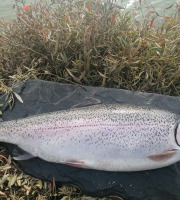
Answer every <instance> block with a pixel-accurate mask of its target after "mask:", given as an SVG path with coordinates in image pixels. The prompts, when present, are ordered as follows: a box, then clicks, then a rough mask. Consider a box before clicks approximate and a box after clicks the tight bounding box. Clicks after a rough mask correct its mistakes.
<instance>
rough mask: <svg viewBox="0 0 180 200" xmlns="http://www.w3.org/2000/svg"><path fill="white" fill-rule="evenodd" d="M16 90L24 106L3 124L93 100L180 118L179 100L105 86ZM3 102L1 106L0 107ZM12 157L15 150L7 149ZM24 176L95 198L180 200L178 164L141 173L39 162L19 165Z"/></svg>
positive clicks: (39, 85)
mask: <svg viewBox="0 0 180 200" xmlns="http://www.w3.org/2000/svg"><path fill="white" fill-rule="evenodd" d="M15 91H16V92H17V93H18V94H19V95H20V96H21V97H22V99H23V101H24V103H23V104H21V103H20V102H19V101H16V102H15V106H14V108H13V110H12V111H10V110H5V111H4V112H3V117H2V118H3V120H13V119H17V118H23V117H27V116H29V115H34V114H39V113H45V112H51V111H57V110H62V109H69V108H71V107H72V106H73V105H76V104H79V103H83V102H85V101H86V100H85V99H84V98H85V97H93V98H96V99H99V100H101V102H102V103H120V104H134V105H147V106H153V107H157V108H162V109H167V110H170V111H174V112H176V113H179V114H180V98H178V97H170V96H164V95H158V94H148V93H141V92H133V91H127V90H120V89H107V88H102V87H97V88H96V87H80V86H76V85H70V84H60V83H53V82H46V81H39V80H29V81H28V82H26V83H25V84H23V85H21V86H19V87H18V88H16V89H15ZM0 103H2V102H0ZM8 147H9V149H10V151H11V153H12V149H13V147H14V146H13V145H8ZM18 164H19V166H20V167H21V168H22V169H23V170H24V172H25V173H27V174H30V175H32V176H34V177H37V178H39V179H42V180H46V181H52V180H53V177H54V178H55V180H56V183H57V184H58V183H66V184H75V185H77V186H78V187H80V188H81V190H82V191H83V192H84V193H85V194H87V195H91V196H99V197H104V196H109V195H115V196H120V197H122V198H123V199H125V200H180V172H179V171H180V170H178V169H180V163H176V164H174V165H171V166H169V167H165V168H161V169H156V170H151V171H142V172H132V173H130V172H128V173H127V172H105V171H98V170H90V169H80V168H75V167H71V166H67V165H63V164H57V163H50V162H46V161H44V160H41V159H39V158H33V159H30V160H26V161H18Z"/></svg>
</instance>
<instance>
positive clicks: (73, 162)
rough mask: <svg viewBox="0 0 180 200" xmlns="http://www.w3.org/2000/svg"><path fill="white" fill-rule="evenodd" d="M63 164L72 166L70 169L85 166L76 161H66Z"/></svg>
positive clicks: (81, 162) (83, 163)
mask: <svg viewBox="0 0 180 200" xmlns="http://www.w3.org/2000/svg"><path fill="white" fill-rule="evenodd" d="M64 164H66V165H69V166H72V167H84V166H85V162H84V161H76V160H68V161H66V162H65V163H64Z"/></svg>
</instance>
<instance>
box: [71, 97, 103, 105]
mask: <svg viewBox="0 0 180 200" xmlns="http://www.w3.org/2000/svg"><path fill="white" fill-rule="evenodd" d="M84 99H85V100H86V101H85V102H82V103H79V104H76V105H74V106H72V108H79V107H86V106H92V105H97V104H101V101H100V100H99V99H95V98H93V97H85V98H84Z"/></svg>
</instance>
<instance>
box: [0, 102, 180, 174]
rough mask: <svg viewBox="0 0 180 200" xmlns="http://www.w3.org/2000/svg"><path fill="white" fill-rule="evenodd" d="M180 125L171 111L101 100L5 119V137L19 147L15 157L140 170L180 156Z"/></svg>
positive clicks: (0, 125)
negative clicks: (107, 102) (108, 102)
mask: <svg viewBox="0 0 180 200" xmlns="http://www.w3.org/2000/svg"><path fill="white" fill-rule="evenodd" d="M179 124H180V116H179V115H178V114H176V113H173V112H171V111H167V110H162V109H157V108H153V107H144V106H135V105H124V104H103V103H101V104H97V105H89V106H83V107H81V106H77V107H74V108H71V109H68V110H60V111H56V112H50V113H44V114H39V115H32V116H29V117H26V118H22V119H17V120H10V121H3V122H0V141H1V142H5V143H12V144H15V145H16V146H17V147H18V148H17V149H16V151H15V153H14V154H15V156H14V159H15V160H28V159H32V158H34V157H38V158H41V159H43V160H45V161H48V162H53V163H60V164H64V165H69V166H73V167H79V168H87V169H94V170H101V171H112V172H134V171H143V170H152V169H157V168H162V167H166V166H169V165H171V164H174V163H176V162H178V161H179V160H180V125H179Z"/></svg>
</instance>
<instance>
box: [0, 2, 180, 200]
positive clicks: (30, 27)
mask: <svg viewBox="0 0 180 200" xmlns="http://www.w3.org/2000/svg"><path fill="white" fill-rule="evenodd" d="M26 3H27V2H26ZM54 3H55V4H54ZM138 3H139V5H141V4H143V3H144V4H145V5H146V6H147V7H148V12H147V13H146V14H145V15H144V16H143V18H141V19H140V20H139V19H137V18H136V15H138V13H137V12H140V10H138V9H135V10H134V11H126V10H123V9H122V7H121V5H119V6H117V2H116V1H113V0H112V1H111V0H110V1H108V0H107V1H104V2H103V1H101V0H97V1H94V0H84V1H76V0H68V1H56V2H52V4H49V3H47V2H44V1H42V2H39V3H36V4H33V5H32V4H28V3H27V4H25V2H24V1H23V2H22V4H20V1H19V2H18V1H15V4H14V6H15V9H16V10H17V17H16V18H15V19H14V20H12V21H1V23H0V92H1V94H4V95H5V96H6V103H5V104H3V105H0V106H5V107H6V108H7V107H8V106H9V108H10V109H12V108H13V106H14V101H15V100H16V99H17V100H18V101H20V102H21V103H23V99H22V98H21V95H20V96H19V95H18V93H16V92H15V91H14V90H13V88H14V87H17V86H18V85H19V84H20V83H22V82H24V81H26V80H28V79H29V78H33V79H42V80H48V81H54V82H61V83H75V84H78V85H88V86H104V87H114V88H121V89H128V90H136V91H145V92H154V93H159V94H167V95H173V96H179V93H180V84H179V83H180V71H179V70H180V68H179V66H180V57H179V53H180V49H179V44H180V43H179V42H180V41H179V9H180V5H179V4H178V3H175V4H172V5H169V6H168V7H167V8H166V10H169V9H172V8H173V7H174V8H176V11H177V12H176V14H175V15H174V16H167V15H166V13H165V14H164V15H163V16H160V14H159V13H157V12H156V10H155V9H153V7H151V5H148V4H147V3H146V2H145V1H143V0H142V1H140V0H139V2H138ZM55 5H56V6H55ZM139 5H138V6H139ZM156 20H157V21H156ZM159 20H160V21H161V22H160V23H159ZM126 100H128V99H126ZM31 106H32V105H31ZM172 107H173V106H172ZM172 107H171V108H172ZM3 110H4V109H3ZM2 152H4V149H2ZM4 155H6V157H7V156H8V154H4ZM6 157H3V156H2V158H3V159H4V162H5V163H6V162H7V164H3V163H2V172H1V173H2V179H1V181H2V184H1V188H2V192H1V195H2V198H6V197H8V198H10V197H11V198H16V197H17V198H31V199H33V198H34V199H35V198H37V199H42V198H43V196H44V198H45V199H47V198H50V197H52V196H53V195H54V196H56V195H59V196H60V197H61V198H64V199H66V198H70V197H71V198H74V197H76V198H77V197H78V198H87V197H81V194H80V193H79V190H77V189H75V188H67V189H64V188H65V187H63V188H61V189H60V190H58V191H57V192H55V187H54V186H55V184H54V182H53V184H49V183H46V182H43V183H42V182H41V181H40V180H36V179H33V178H31V177H29V176H25V175H22V174H21V171H20V170H18V171H17V167H14V166H16V165H14V164H13V165H11V166H9V163H12V161H11V158H10V157H9V159H8V160H7V159H6ZM13 163H14V162H13ZM161 178H162V179H163V177H161ZM12 187H14V188H13V189H12ZM11 191H12V192H11ZM43 191H44V192H43ZM77 191H78V192H77ZM39 192H41V194H38V193H39ZM77 193H78V194H77ZM74 195H75V196H74ZM162 197H164V198H165V197H168V195H167V193H166V194H165V193H164V194H162ZM113 198H117V197H113ZM118 198H119V197H118ZM169 198H170V197H169Z"/></svg>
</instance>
